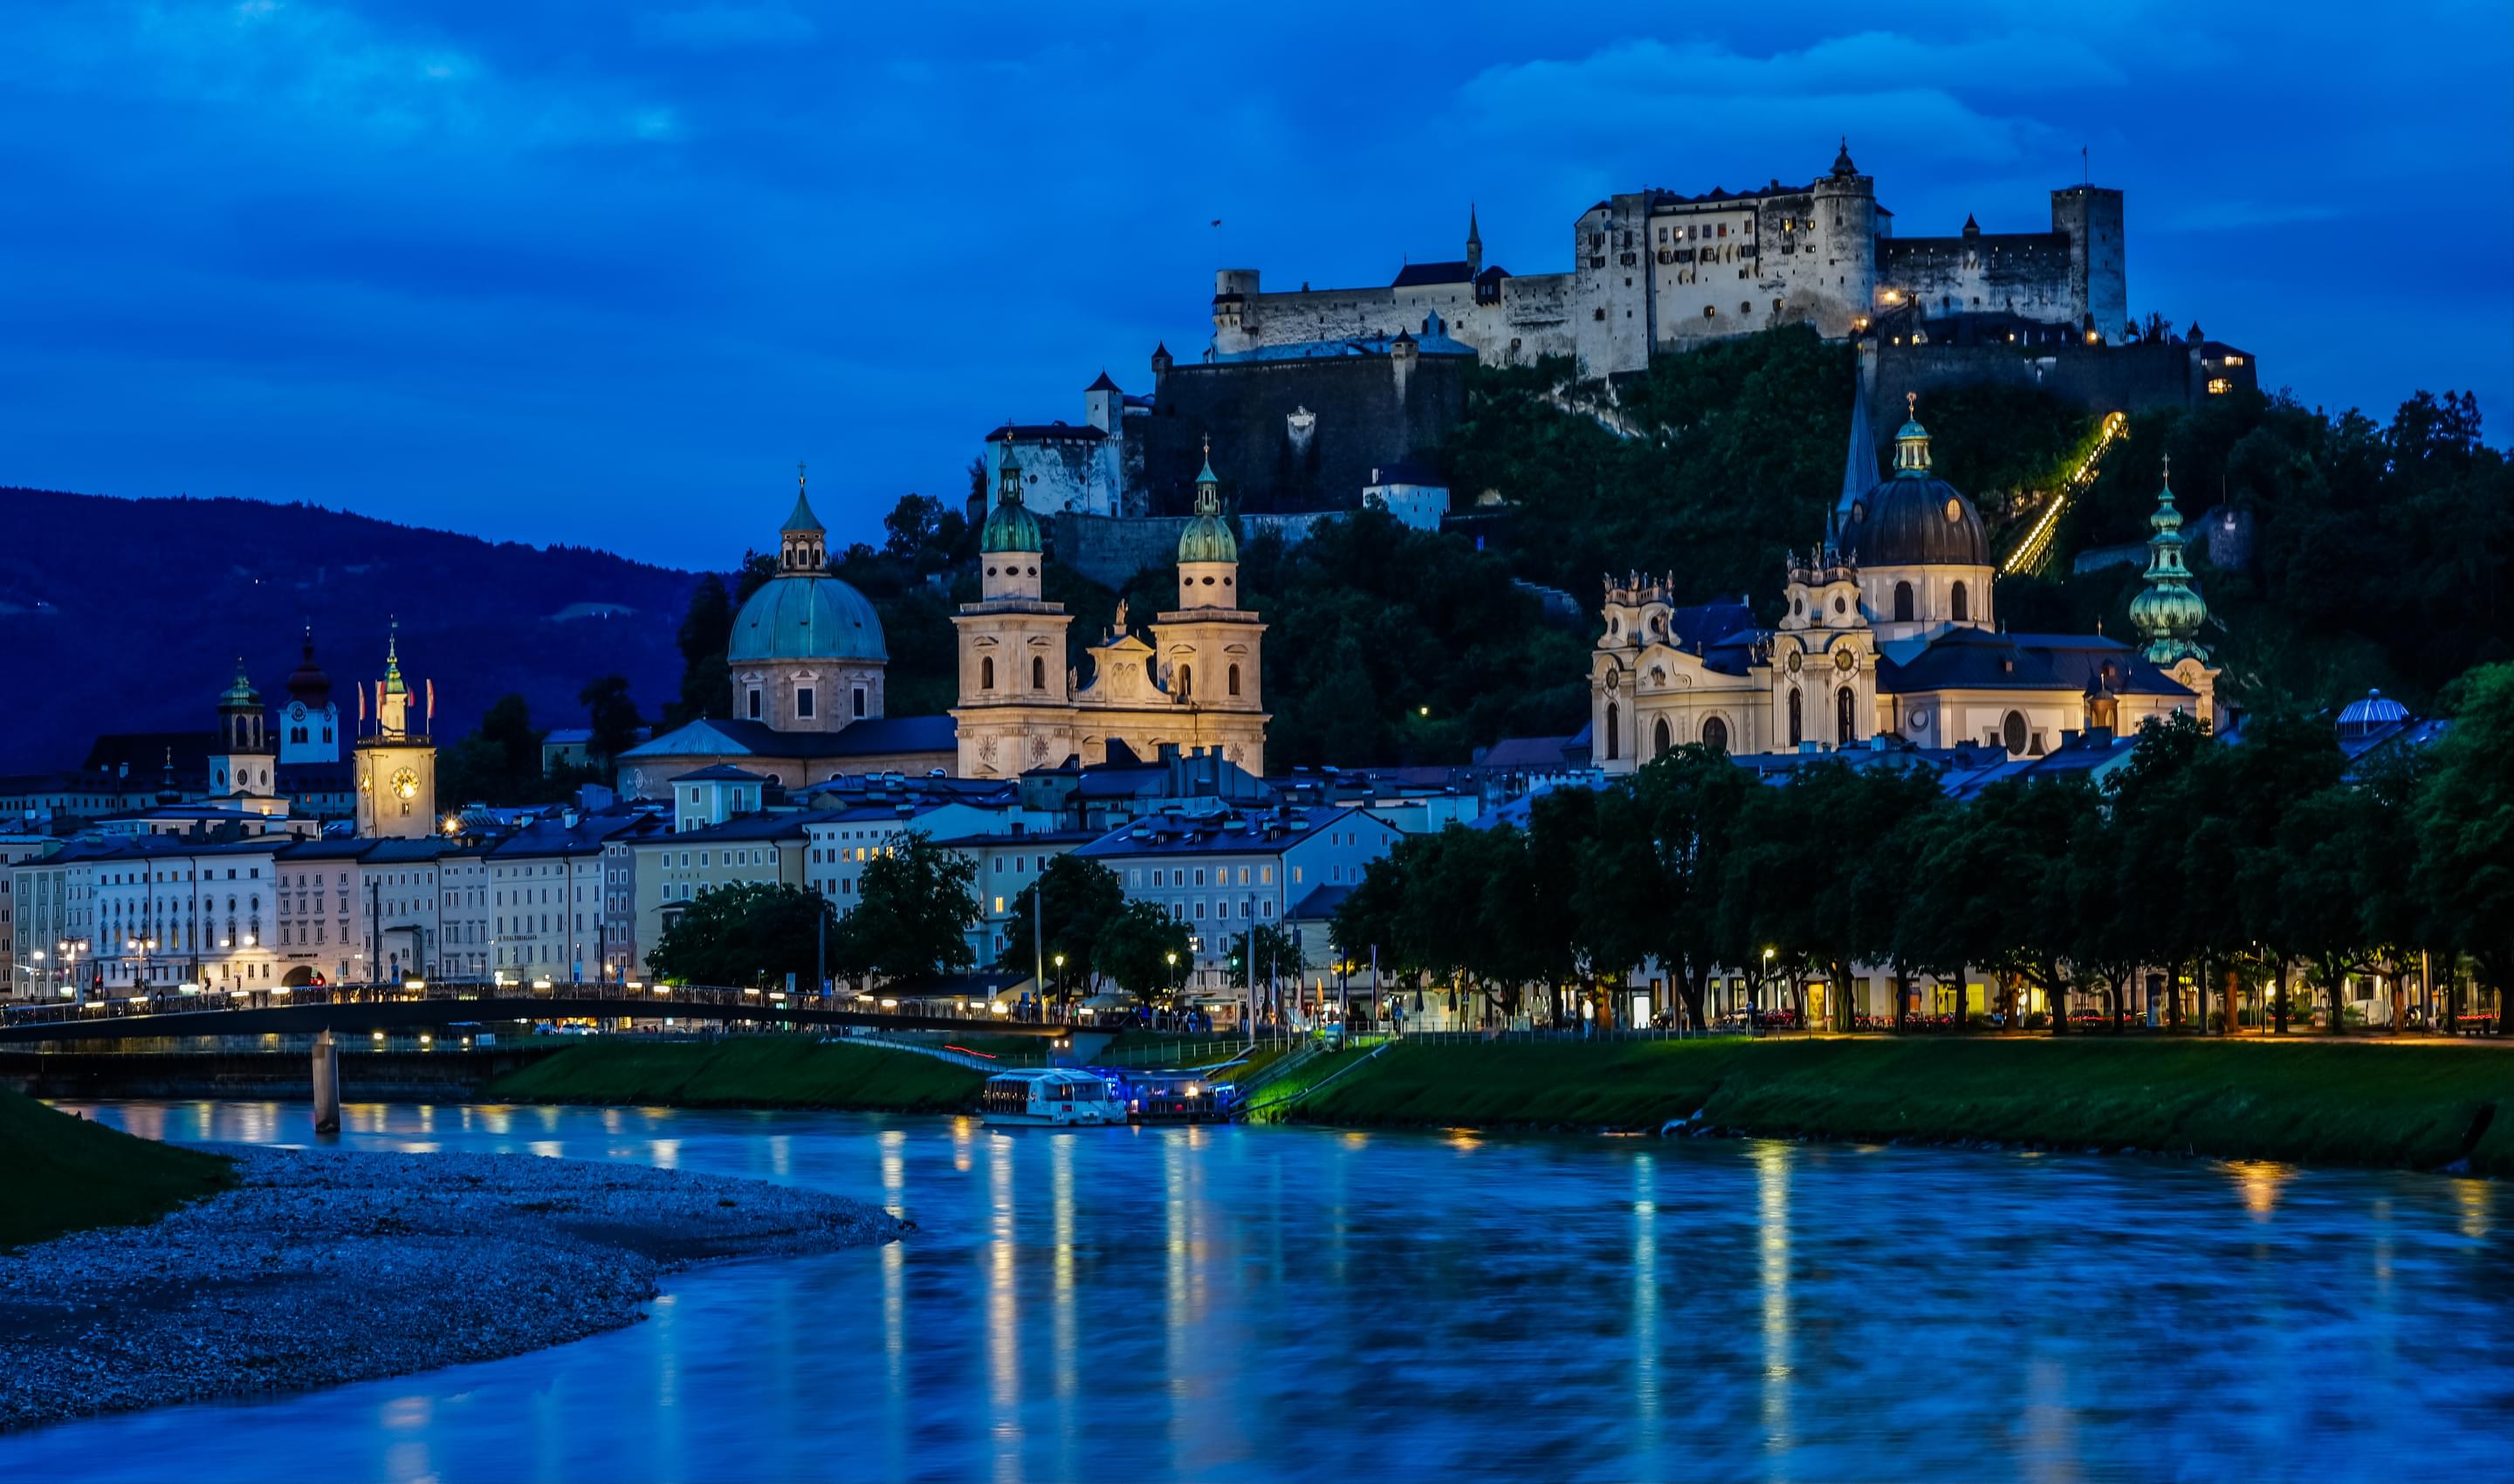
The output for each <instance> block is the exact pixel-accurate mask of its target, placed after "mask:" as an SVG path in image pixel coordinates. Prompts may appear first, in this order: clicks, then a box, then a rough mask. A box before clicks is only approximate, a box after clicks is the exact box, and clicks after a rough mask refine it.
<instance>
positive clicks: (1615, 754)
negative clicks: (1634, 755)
mask: <svg viewBox="0 0 2514 1484" xmlns="http://www.w3.org/2000/svg"><path fill="white" fill-rule="evenodd" d="M1622 731H1623V719H1622V713H1621V712H1619V711H1617V710H1616V708H1615V703H1614V702H1611V701H1609V702H1606V761H1608V762H1610V763H1611V762H1613V761H1614V760H1615V759H1617V758H1619V757H1621V756H1623V755H1624V754H1623V749H1622V748H1621V747H1619V746H1618V745H1616V739H1617V737H1618V736H1619V735H1620V734H1621V732H1622Z"/></svg>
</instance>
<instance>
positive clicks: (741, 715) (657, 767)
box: [619, 476, 953, 798]
mask: <svg viewBox="0 0 2514 1484" xmlns="http://www.w3.org/2000/svg"><path fill="white" fill-rule="evenodd" d="M725 664H726V668H727V670H728V671H729V672H730V674H731V676H732V680H733V714H732V715H731V716H723V717H718V716H707V717H701V718H700V719H698V720H696V721H693V722H690V723H688V724H686V725H684V726H680V727H676V728H674V729H673V730H671V731H670V732H668V733H666V734H665V735H663V736H661V737H658V738H656V739H654V740H653V741H652V742H645V743H643V744H642V745H639V746H635V747H631V748H629V749H628V752H627V753H625V754H624V755H623V756H622V757H621V759H620V779H619V783H620V791H621V792H622V794H624V795H626V796H628V797H632V798H640V797H642V798H663V797H667V796H668V795H669V789H670V785H671V782H672V780H673V779H675V778H677V777H679V776H680V775H682V774H685V773H695V772H698V771H699V770H701V769H706V768H712V767H719V766H729V767H734V768H739V769H742V770H744V771H745V772H748V773H750V774H753V775H756V776H758V777H760V778H764V779H768V780H773V781H774V782H779V783H782V784H784V785H785V786H787V787H789V788H794V787H800V786H802V785H804V784H806V783H815V782H823V781H826V780H828V779H831V778H834V777H836V776H838V775H840V774H864V773H909V774H917V775H923V774H928V773H933V772H936V771H949V770H950V768H951V767H952V764H953V741H952V719H951V718H950V717H948V716H902V717H891V716H885V715H884V714H883V695H882V692H883V680H884V677H885V675H886V674H887V672H888V670H889V667H890V651H889V647H888V646H887V645H886V644H885V643H884V641H883V638H882V631H881V616H880V615H879V614H878V613H876V612H874V610H873V606H872V602H871V601H870V600H868V599H867V598H866V597H865V595H864V594H863V593H861V592H858V591H857V590H856V589H855V588H854V587H853V586H852V585H850V584H849V583H848V582H845V581H844V580H842V579H840V578H839V577H837V576H836V575H835V574H833V573H831V571H830V570H829V533H828V531H827V530H826V529H825V528H824V527H823V526H822V524H821V520H820V517H819V516H817V515H815V514H813V513H812V501H811V500H810V497H809V493H808V491H807V489H806V488H805V486H804V484H803V481H802V480H801V478H800V477H799V476H798V477H797V479H796V481H795V490H794V508H793V509H792V510H791V512H790V513H789V514H788V515H787V517H786V523H785V525H784V526H783V527H782V528H780V530H779V531H778V533H777V573H776V575H775V576H773V577H771V578H770V579H769V580H768V581H767V582H763V583H761V584H760V586H759V588H758V590H757V591H755V592H753V593H751V595H750V597H748V598H746V599H744V600H743V604H742V608H741V610H740V611H739V612H737V613H736V614H735V615H734V620H733V637H732V640H731V642H730V643H729V644H727V645H726V647H725Z"/></svg>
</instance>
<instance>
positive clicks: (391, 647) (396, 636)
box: [385, 619, 410, 696]
mask: <svg viewBox="0 0 2514 1484" xmlns="http://www.w3.org/2000/svg"><path fill="white" fill-rule="evenodd" d="M409 694H410V685H409V683H408V682H406V681H404V680H403V679H402V678H401V620H399V619H395V620H393V621H392V628H391V629H390V631H389V632H388V633H387V634H386V636H385V695H387V696H407V695H409Z"/></svg>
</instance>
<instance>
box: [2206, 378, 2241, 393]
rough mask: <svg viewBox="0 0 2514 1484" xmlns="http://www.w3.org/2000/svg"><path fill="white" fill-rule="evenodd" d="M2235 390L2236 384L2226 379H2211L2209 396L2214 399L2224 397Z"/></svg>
mask: <svg viewBox="0 0 2514 1484" xmlns="http://www.w3.org/2000/svg"><path fill="white" fill-rule="evenodd" d="M2234 389H2235V383H2234V382H2232V381H2227V380H2226V379H2225V378H2224V377H2210V379H2209V395H2210V396H2212V397H2222V396H2224V395H2225V394H2226V393H2228V392H2230V391H2233V390H2234Z"/></svg>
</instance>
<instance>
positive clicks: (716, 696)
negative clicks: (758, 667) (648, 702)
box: [664, 572, 733, 727]
mask: <svg viewBox="0 0 2514 1484" xmlns="http://www.w3.org/2000/svg"><path fill="white" fill-rule="evenodd" d="M673 642H674V643H675V644H677V645H678V646H679V648H680V651H681V694H680V698H679V699H678V700H677V701H675V702H672V703H670V704H669V705H667V706H666V707H665V708H664V721H665V724H666V725H667V726H674V727H677V726H681V725H684V724H686V723H689V722H693V721H696V720H698V719H699V718H701V717H703V716H715V717H730V716H731V715H732V714H733V672H732V671H731V670H730V669H728V668H727V667H726V664H725V651H726V650H727V649H728V648H729V647H730V646H731V645H732V643H733V598H732V596H731V594H729V593H727V592H726V591H725V586H724V579H722V578H720V577H717V576H716V575H715V574H714V573H712V572H710V573H705V574H702V575H701V576H700V578H699V583H698V586H697V587H696V588H694V589H692V591H691V593H690V607H689V612H688V613H686V614H684V615H682V617H681V628H680V633H679V635H678V636H677V638H676V639H675V640H674V641H673Z"/></svg>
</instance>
